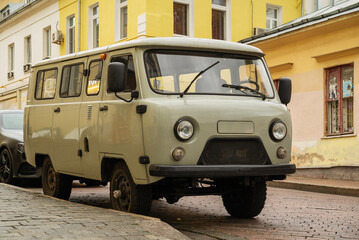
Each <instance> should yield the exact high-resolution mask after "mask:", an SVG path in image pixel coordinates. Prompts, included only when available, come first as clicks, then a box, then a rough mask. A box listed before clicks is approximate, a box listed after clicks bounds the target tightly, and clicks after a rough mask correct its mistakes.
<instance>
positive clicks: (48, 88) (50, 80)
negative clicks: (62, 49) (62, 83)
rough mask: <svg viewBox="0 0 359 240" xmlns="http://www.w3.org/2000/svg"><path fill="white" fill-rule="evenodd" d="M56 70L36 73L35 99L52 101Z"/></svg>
mask: <svg viewBox="0 0 359 240" xmlns="http://www.w3.org/2000/svg"><path fill="white" fill-rule="evenodd" d="M56 80H57V69H47V70H41V71H38V73H37V77H36V89H35V99H52V98H54V97H55V88H56Z"/></svg>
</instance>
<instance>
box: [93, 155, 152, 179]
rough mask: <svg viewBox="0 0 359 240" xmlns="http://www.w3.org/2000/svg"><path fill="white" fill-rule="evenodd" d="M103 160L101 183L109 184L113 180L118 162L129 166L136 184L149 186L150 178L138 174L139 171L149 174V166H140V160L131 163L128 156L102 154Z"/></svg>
mask: <svg viewBox="0 0 359 240" xmlns="http://www.w3.org/2000/svg"><path fill="white" fill-rule="evenodd" d="M100 159H101V181H103V182H109V181H110V180H111V175H112V172H113V170H114V168H115V165H116V164H117V163H118V162H123V163H125V164H126V165H127V167H128V169H129V170H130V173H131V176H132V178H133V181H134V182H135V184H148V183H149V181H148V176H147V174H146V176H141V174H138V172H139V171H138V169H140V168H142V169H140V170H141V172H142V170H143V171H144V172H146V173H147V165H144V164H140V162H139V160H138V159H134V160H132V161H129V159H127V158H126V156H124V155H122V154H111V153H100Z"/></svg>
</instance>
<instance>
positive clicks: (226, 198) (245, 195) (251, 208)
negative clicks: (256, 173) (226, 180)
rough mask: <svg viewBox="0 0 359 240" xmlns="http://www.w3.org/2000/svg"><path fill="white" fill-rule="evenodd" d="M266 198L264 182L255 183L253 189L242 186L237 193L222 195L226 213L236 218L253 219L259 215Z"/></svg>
mask: <svg viewBox="0 0 359 240" xmlns="http://www.w3.org/2000/svg"><path fill="white" fill-rule="evenodd" d="M266 197H267V185H266V182H257V183H256V184H255V186H253V187H250V186H248V187H244V186H243V187H241V188H240V189H239V190H238V191H235V192H230V193H223V194H222V200H223V205H224V207H225V208H226V210H227V212H228V213H229V214H230V215H231V216H233V217H237V218H253V217H255V216H257V215H258V214H260V212H261V211H262V209H263V207H264V204H265V201H266Z"/></svg>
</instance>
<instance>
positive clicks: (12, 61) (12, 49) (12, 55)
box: [8, 43, 15, 72]
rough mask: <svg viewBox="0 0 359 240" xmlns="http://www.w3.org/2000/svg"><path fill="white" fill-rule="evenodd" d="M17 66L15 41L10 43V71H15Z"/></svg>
mask: <svg viewBox="0 0 359 240" xmlns="http://www.w3.org/2000/svg"><path fill="white" fill-rule="evenodd" d="M14 67H15V43H11V44H9V45H8V72H13V71H14Z"/></svg>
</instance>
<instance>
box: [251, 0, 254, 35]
mask: <svg viewBox="0 0 359 240" xmlns="http://www.w3.org/2000/svg"><path fill="white" fill-rule="evenodd" d="M251 4H252V35H254V23H253V18H254V17H253V15H254V10H253V0H251Z"/></svg>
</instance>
